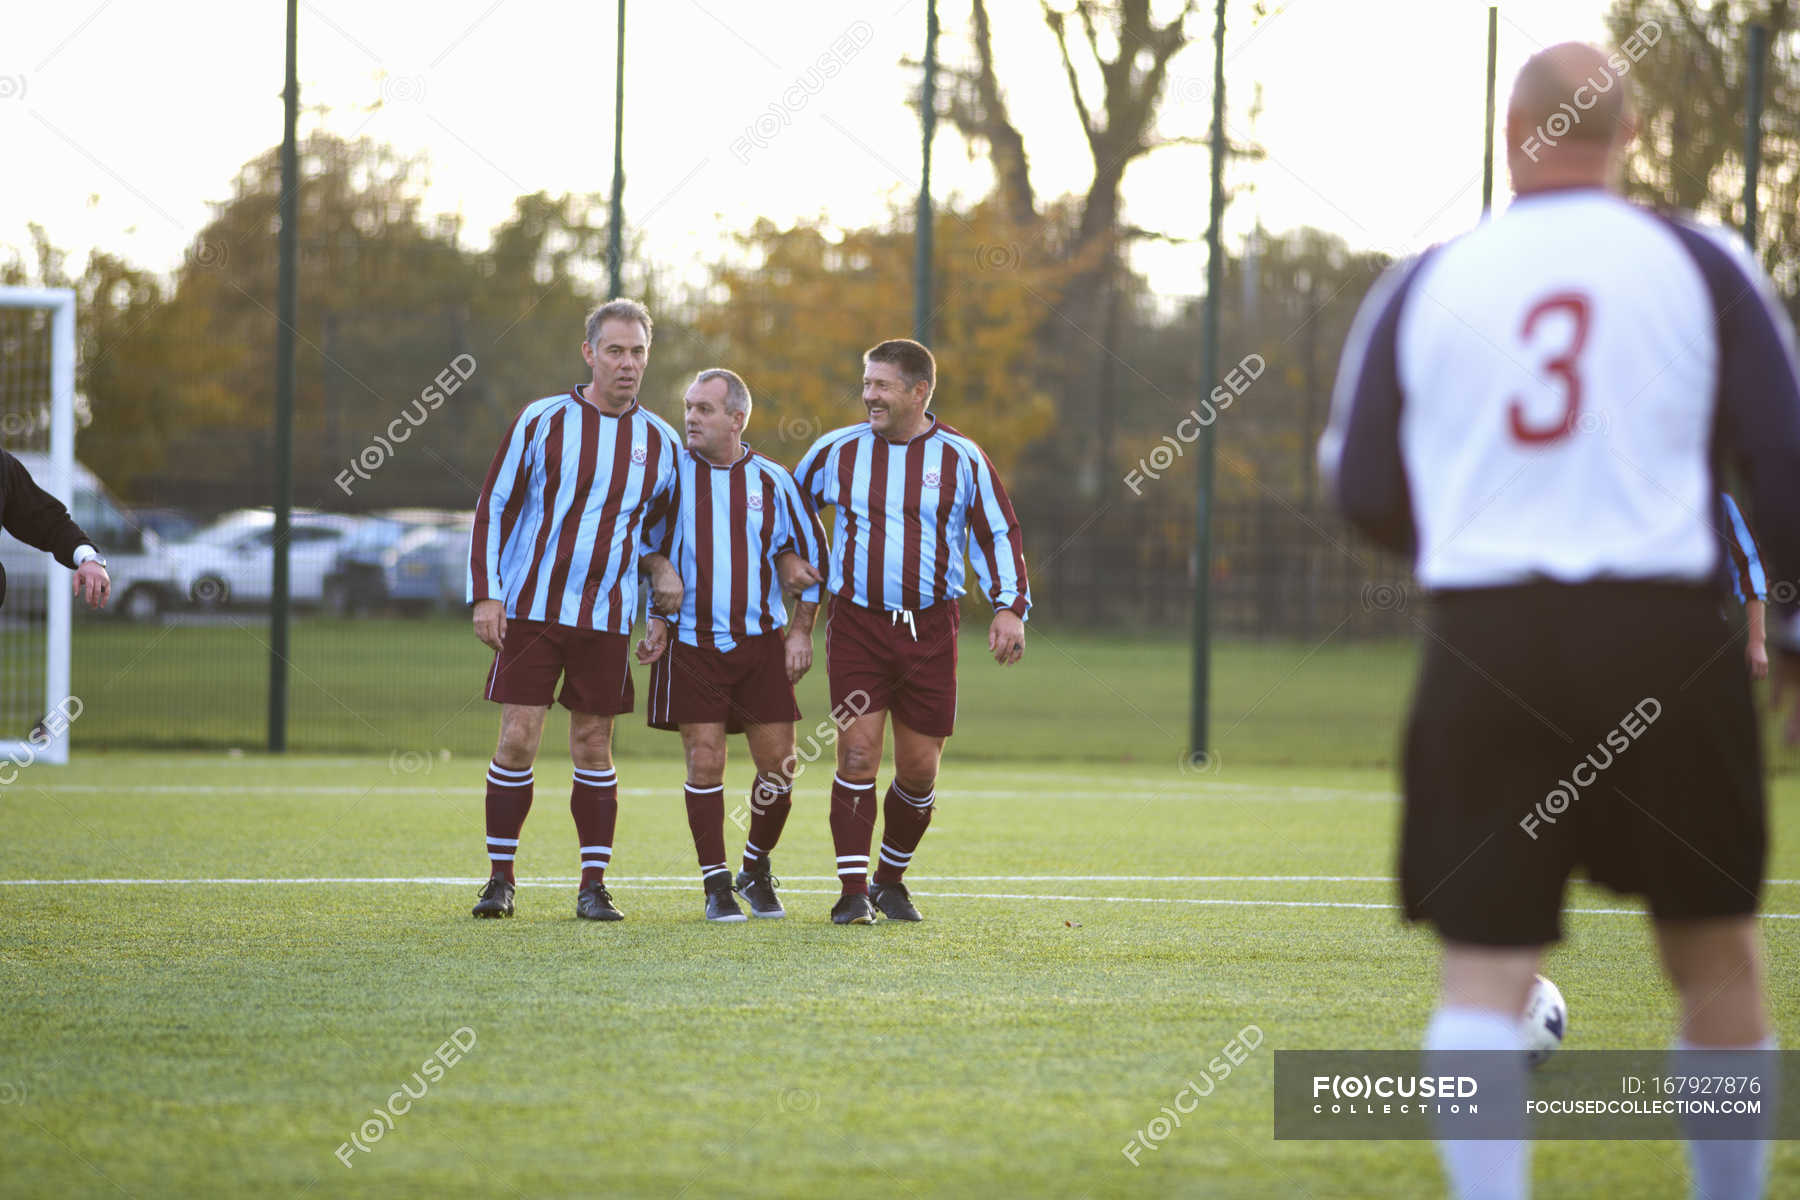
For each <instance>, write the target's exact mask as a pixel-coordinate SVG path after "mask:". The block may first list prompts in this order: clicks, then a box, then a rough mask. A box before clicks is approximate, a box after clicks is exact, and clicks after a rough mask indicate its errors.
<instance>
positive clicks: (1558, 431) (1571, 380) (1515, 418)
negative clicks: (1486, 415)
mask: <svg viewBox="0 0 1800 1200" xmlns="http://www.w3.org/2000/svg"><path fill="white" fill-rule="evenodd" d="M1558 310H1562V311H1564V312H1567V313H1568V314H1569V316H1570V317H1572V318H1573V319H1574V329H1573V331H1572V332H1571V334H1570V336H1569V344H1568V345H1567V346H1566V347H1564V348H1563V351H1562V353H1560V354H1558V355H1557V356H1556V357H1554V358H1547V359H1545V360H1544V364H1543V369H1544V372H1545V374H1548V375H1553V376H1555V377H1556V378H1557V379H1559V380H1561V381H1562V386H1563V411H1562V416H1561V417H1560V418H1558V419H1557V420H1556V421H1555V422H1554V423H1553V424H1549V425H1528V424H1526V423H1525V405H1524V403H1523V402H1522V401H1521V400H1519V398H1518V397H1516V396H1515V397H1514V398H1513V401H1512V404H1511V405H1510V406H1508V408H1507V417H1508V418H1509V420H1508V426H1509V428H1510V429H1511V430H1512V435H1513V439H1514V440H1515V441H1519V442H1523V443H1525V444H1526V445H1527V446H1542V445H1545V444H1547V443H1550V442H1554V441H1557V440H1558V439H1560V438H1565V437H1568V436H1569V434H1571V433H1573V432H1574V431H1575V418H1576V417H1577V416H1578V415H1580V413H1581V376H1580V375H1578V374H1577V373H1576V371H1575V360H1576V359H1577V358H1579V357H1580V355H1581V348H1582V347H1583V346H1584V345H1586V344H1587V335H1588V298H1587V294H1586V293H1585V292H1555V293H1553V294H1551V295H1548V296H1545V297H1544V298H1543V299H1542V300H1539V301H1538V302H1537V303H1536V304H1534V305H1532V306H1531V308H1530V310H1529V311H1527V312H1526V314H1525V323H1524V325H1523V326H1522V327H1521V328H1520V330H1519V336H1520V337H1521V338H1523V339H1524V340H1525V341H1527V342H1529V341H1530V340H1531V331H1532V330H1533V329H1535V328H1536V327H1537V323H1538V318H1540V317H1542V316H1543V315H1544V314H1545V313H1551V312H1556V311H1558Z"/></svg>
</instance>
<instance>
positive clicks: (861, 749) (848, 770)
mask: <svg viewBox="0 0 1800 1200" xmlns="http://www.w3.org/2000/svg"><path fill="white" fill-rule="evenodd" d="M880 767H881V751H880V749H878V748H871V747H868V746H861V745H856V744H854V743H851V742H850V741H848V740H846V741H842V742H839V743H838V756H837V770H838V774H839V775H841V776H843V777H844V778H845V779H846V780H849V781H850V782H852V783H860V782H862V781H863V780H865V779H873V778H875V772H876V771H877V770H878V769H879V768H880Z"/></svg>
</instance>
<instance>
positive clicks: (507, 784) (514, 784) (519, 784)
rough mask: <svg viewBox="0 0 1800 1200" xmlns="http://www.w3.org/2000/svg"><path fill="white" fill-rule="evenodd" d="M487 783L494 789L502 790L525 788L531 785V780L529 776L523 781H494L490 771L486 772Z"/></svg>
mask: <svg viewBox="0 0 1800 1200" xmlns="http://www.w3.org/2000/svg"><path fill="white" fill-rule="evenodd" d="M487 781H488V782H489V783H491V784H493V785H494V786H495V787H502V788H526V787H530V786H531V784H532V778H531V776H529V775H527V776H526V777H525V778H523V779H496V778H495V777H494V773H493V772H492V771H489V772H488V777H487Z"/></svg>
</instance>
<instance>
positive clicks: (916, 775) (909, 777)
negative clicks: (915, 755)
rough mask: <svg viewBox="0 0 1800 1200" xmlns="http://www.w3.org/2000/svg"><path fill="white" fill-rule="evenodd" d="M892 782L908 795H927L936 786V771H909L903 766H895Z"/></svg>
mask: <svg viewBox="0 0 1800 1200" xmlns="http://www.w3.org/2000/svg"><path fill="white" fill-rule="evenodd" d="M894 784H895V785H896V786H897V787H898V788H899V789H900V790H901V791H903V792H905V793H906V794H907V795H909V796H929V795H931V793H932V790H933V789H934V788H936V787H937V772H936V771H935V770H933V771H931V772H929V773H926V772H920V771H917V770H912V771H909V770H908V769H907V768H905V767H896V768H895V770H894Z"/></svg>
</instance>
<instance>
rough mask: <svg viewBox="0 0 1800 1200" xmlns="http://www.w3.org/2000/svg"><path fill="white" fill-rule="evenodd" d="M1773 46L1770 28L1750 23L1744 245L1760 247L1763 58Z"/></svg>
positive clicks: (1745, 111) (1745, 119)
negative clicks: (1758, 204) (1758, 189)
mask: <svg viewBox="0 0 1800 1200" xmlns="http://www.w3.org/2000/svg"><path fill="white" fill-rule="evenodd" d="M1768 47H1769V29H1768V26H1766V25H1762V24H1753V25H1751V26H1750V69H1749V71H1748V72H1747V73H1746V76H1745V80H1744V88H1745V90H1746V91H1748V92H1749V93H1750V94H1749V95H1748V96H1746V97H1745V98H1744V244H1745V245H1747V246H1749V247H1750V249H1751V251H1752V252H1754V251H1755V249H1756V184H1757V179H1758V177H1759V176H1760V175H1761V174H1762V109H1763V57H1764V56H1765V55H1766V54H1767V52H1768Z"/></svg>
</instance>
